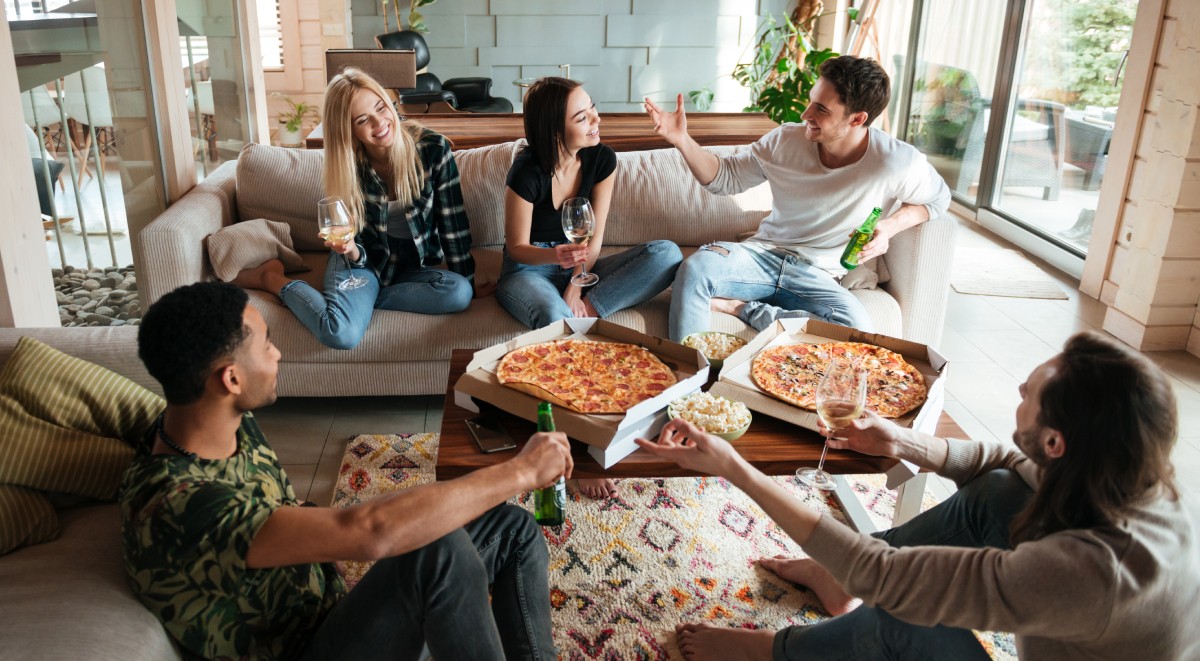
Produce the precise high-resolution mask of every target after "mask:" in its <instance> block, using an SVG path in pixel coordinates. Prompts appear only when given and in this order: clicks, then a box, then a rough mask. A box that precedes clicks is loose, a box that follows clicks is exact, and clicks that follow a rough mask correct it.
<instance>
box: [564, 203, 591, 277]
mask: <svg viewBox="0 0 1200 661" xmlns="http://www.w3.org/2000/svg"><path fill="white" fill-rule="evenodd" d="M562 226H563V233H564V234H566V235H567V240H568V241H570V242H571V243H575V244H586V243H587V242H588V239H591V238H592V234H594V233H595V232H596V215H595V214H593V213H592V204H591V202H588V200H587V198H586V197H573V198H571V199H569V200H567V201H566V202H563V205H562ZM571 282H572V283H573V284H575V285H578V286H580V287H590V286H592V285H594V284H596V283H597V282H600V276H598V275H596V274H595V273H588V272H587V262H586V261H585V262H584V263H583V269H582V270H581V271H580V272H579V273H576V274H575V276H574V277H573V278H571Z"/></svg>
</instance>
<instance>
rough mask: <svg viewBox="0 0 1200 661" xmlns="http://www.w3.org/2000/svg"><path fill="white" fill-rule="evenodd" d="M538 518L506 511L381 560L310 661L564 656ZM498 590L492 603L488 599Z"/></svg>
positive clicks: (316, 636)
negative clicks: (554, 625) (557, 644)
mask: <svg viewBox="0 0 1200 661" xmlns="http://www.w3.org/2000/svg"><path fill="white" fill-rule="evenodd" d="M548 557H549V556H548V552H547V551H546V542H545V539H544V538H543V537H542V530H541V528H540V527H539V526H538V525H537V524H536V523H534V521H533V516H532V515H531V514H529V513H528V512H526V511H525V510H523V509H521V508H519V507H514V506H512V505H500V506H499V507H496V508H494V509H492V510H489V511H488V512H486V513H485V514H484V515H483V516H481V517H479V518H478V519H476V520H474V521H472V522H471V523H468V524H467V525H466V526H464V527H462V528H459V529H458V530H455V531H454V532H452V533H450V534H449V535H446V536H445V537H443V538H441V539H439V540H437V541H435V542H432V543H431V544H429V545H427V546H425V547H423V548H420V549H417V550H415V551H411V552H409V553H406V554H404V555H401V556H396V557H394V558H387V559H384V560H380V561H379V562H377V563H375V566H373V567H371V570H370V571H369V572H367V575H366V576H364V577H363V579H362V581H360V582H359V584H358V585H356V586H355V587H354V589H353V590H351V591H350V592H349V593H348V594H347V595H346V596H345V597H344V598H343V599H342V600H341V601H340V602H338V605H337V606H335V607H334V608H333V610H331V611H330V612H329V615H327V616H326V617H325V621H324V622H322V623H321V625H320V627H318V628H317V630H316V631H315V632H314V633H313V636H312V638H311V639H310V640H309V642H308V646H307V647H306V648H305V650H304V654H303V655H301V657H300V659H302V660H303V661H325V660H328V659H354V660H356V661H357V660H359V659H417V658H418V656H419V655H420V654H421V650H422V647H423V646H428V648H429V651H430V652H431V653H432V654H433V657H434V658H435V659H505V658H507V659H554V658H557V652H556V651H555V649H554V639H553V636H552V635H551V627H550V587H549V584H548V582H547V575H548V573H549V572H548V570H547V567H546V562H547V558H548ZM488 586H491V603H490V604H489V603H488Z"/></svg>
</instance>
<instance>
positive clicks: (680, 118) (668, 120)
mask: <svg viewBox="0 0 1200 661" xmlns="http://www.w3.org/2000/svg"><path fill="white" fill-rule="evenodd" d="M643 107H645V109H646V114H648V115H650V119H652V120H654V132H655V133H657V134H658V135H660V136H662V138H663V140H666V141H667V142H668V143H670V144H671V145H672V146H675V147H678V146H679V145H680V144H681V143H683V142H684V141H685V140H687V137H688V132H687V115H685V114H684V112H683V95H682V94H680V95H678V96H676V97H675V112H671V113H666V112H663V110H662V109H661V108H659V107H658V105H656V104H655V103H654V102H653V101H651V100H650V99H648V98H647V99H645V104H644V106H643Z"/></svg>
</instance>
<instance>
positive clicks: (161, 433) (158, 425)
mask: <svg viewBox="0 0 1200 661" xmlns="http://www.w3.org/2000/svg"><path fill="white" fill-rule="evenodd" d="M166 417H167V414H166V413H162V414H161V415H159V416H158V420H156V421H155V422H154V429H155V431H156V432H157V433H158V437H159V438H161V439H162V441H163V443H165V444H166V446H167V447H169V448H171V449H172V450H174V451H176V452H178V453H179V454H181V455H183V456H185V457H187V458H188V459H196V458H197V457H196V453H195V452H188V451H187V450H184V449H183V448H182V447H180V446H179V444H178V443H176V442H175V441H173V440H171V437H170V436H167V430H166V429H163V419H165V418H166Z"/></svg>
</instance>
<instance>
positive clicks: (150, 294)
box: [138, 161, 238, 310]
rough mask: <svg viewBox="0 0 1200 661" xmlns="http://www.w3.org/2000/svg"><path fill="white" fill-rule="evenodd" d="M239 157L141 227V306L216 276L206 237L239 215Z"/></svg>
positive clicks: (139, 281)
mask: <svg viewBox="0 0 1200 661" xmlns="http://www.w3.org/2000/svg"><path fill="white" fill-rule="evenodd" d="M236 171H237V161H229V162H228V163H224V164H222V165H221V167H219V168H217V169H216V170H214V171H213V172H212V174H210V175H209V176H208V177H207V178H206V179H205V180H204V181H202V182H200V184H198V185H197V186H196V187H195V188H193V189H192V190H190V191H188V192H187V194H185V195H184V196H183V197H181V198H179V200H177V201H176V202H175V203H174V204H172V205H171V206H170V207H167V210H166V211H164V212H163V213H162V215H160V216H159V217H158V218H155V219H154V220H153V221H151V222H150V224H149V225H147V226H146V227H145V229H143V230H142V232H141V234H139V235H138V236H139V238H140V239H141V242H142V253H143V256H144V259H143V261H142V263H141V265H140V266H139V268H138V291H139V292H140V293H141V294H142V296H144V297H145V298H143V299H142V309H143V310H144V309H146V308H147V307H149V306H150V304H151V303H153V302H154V301H157V300H158V299H159V298H161V297H162V296H163V294H166V293H167V292H170V291H171V290H173V289H175V288H177V287H180V286H183V285H190V284H192V283H193V282H201V281H204V280H209V279H211V276H210V274H209V271H208V260H207V258H206V257H205V251H204V238H205V237H207V236H208V235H209V234H212V233H213V232H216V231H217V230H219V229H221V228H222V227H226V226H228V225H232V224H233V223H234V222H235V221H236V220H238V218H237V204H236V200H235V199H234V198H235V186H234V184H235V179H234V175H235V173H236Z"/></svg>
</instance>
